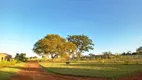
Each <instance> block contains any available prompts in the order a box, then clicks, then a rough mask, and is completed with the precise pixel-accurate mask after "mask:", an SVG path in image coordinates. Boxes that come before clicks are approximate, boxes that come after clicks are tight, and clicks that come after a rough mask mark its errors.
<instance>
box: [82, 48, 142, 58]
mask: <svg viewBox="0 0 142 80" xmlns="http://www.w3.org/2000/svg"><path fill="white" fill-rule="evenodd" d="M131 55H142V47H139V48H137V49H136V51H135V52H131V51H128V52H123V53H112V52H111V51H107V52H103V53H102V54H101V55H95V54H93V53H90V54H89V55H84V56H82V59H96V58H103V59H111V58H118V57H120V56H131Z"/></svg>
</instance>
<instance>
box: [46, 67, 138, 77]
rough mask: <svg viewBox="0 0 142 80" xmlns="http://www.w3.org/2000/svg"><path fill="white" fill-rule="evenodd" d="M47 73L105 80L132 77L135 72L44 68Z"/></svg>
mask: <svg viewBox="0 0 142 80" xmlns="http://www.w3.org/2000/svg"><path fill="white" fill-rule="evenodd" d="M44 68H45V70H46V71H47V72H50V73H55V74H60V75H67V76H77V77H91V78H107V79H117V78H120V77H126V76H131V75H134V74H135V73H137V72H128V71H117V70H116V71H114V70H93V69H80V68H56V67H44Z"/></svg>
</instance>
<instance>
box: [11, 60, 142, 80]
mask: <svg viewBox="0 0 142 80" xmlns="http://www.w3.org/2000/svg"><path fill="white" fill-rule="evenodd" d="M10 80H108V79H106V78H89V77H75V76H66V75H58V74H51V73H48V72H45V71H44V69H43V68H41V67H40V66H39V65H38V63H36V62H29V63H27V64H26V65H25V66H24V67H23V68H21V70H20V71H19V72H18V73H17V74H16V75H14V76H12V77H11V78H10ZM118 80H142V73H138V74H136V75H134V76H129V77H124V78H119V79H118Z"/></svg>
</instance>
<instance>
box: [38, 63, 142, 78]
mask: <svg viewBox="0 0 142 80" xmlns="http://www.w3.org/2000/svg"><path fill="white" fill-rule="evenodd" d="M40 65H42V66H43V67H44V68H45V69H46V70H47V71H48V72H53V73H58V74H65V75H75V76H88V77H106V78H111V79H115V78H119V77H123V76H128V75H133V74H134V73H136V72H140V71H142V64H129V65H126V64H98V63H93V62H90V63H89V62H76V63H71V64H69V65H66V64H65V63H48V62H46V63H44V62H42V63H40Z"/></svg>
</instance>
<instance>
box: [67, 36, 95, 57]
mask: <svg viewBox="0 0 142 80" xmlns="http://www.w3.org/2000/svg"><path fill="white" fill-rule="evenodd" d="M67 40H68V41H70V42H72V43H74V44H75V45H76V55H77V57H78V59H79V58H80V56H81V53H84V52H88V51H89V50H93V46H94V44H93V41H92V40H91V39H89V37H88V36H86V35H69V36H68V37H67Z"/></svg>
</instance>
